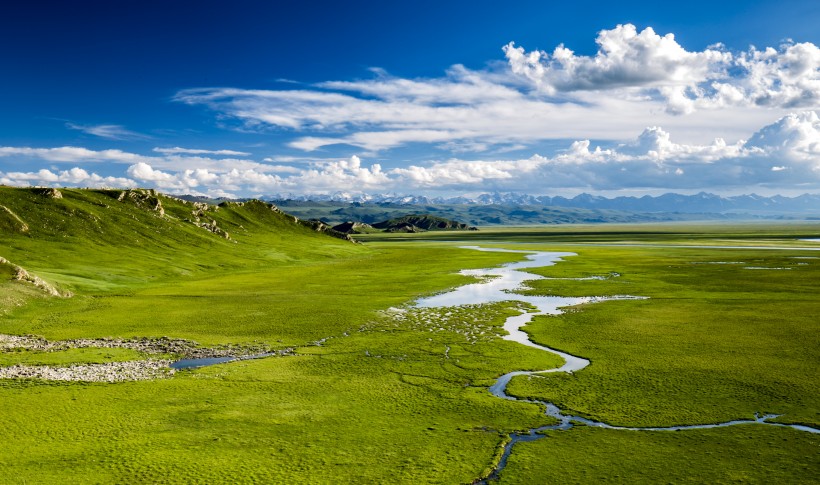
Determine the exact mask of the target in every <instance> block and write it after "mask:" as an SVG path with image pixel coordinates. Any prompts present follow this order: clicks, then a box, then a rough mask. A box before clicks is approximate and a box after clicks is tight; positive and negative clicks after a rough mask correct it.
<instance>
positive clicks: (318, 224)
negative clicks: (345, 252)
mask: <svg viewBox="0 0 820 485" xmlns="http://www.w3.org/2000/svg"><path fill="white" fill-rule="evenodd" d="M294 219H295V221H294V222H296V223H297V224H301V225H303V226H305V227H309V228H311V229H313V230H314V231H316V232H322V233H325V234H327V235H328V236H333V237H335V238H338V239H344V240H345V241H350V242H352V243H358V241H356V240H355V239H353V238H352V237H351V236H350V234H345V233H343V232H339V231H337V230H335V229H333V228H332V227H330V226H328V225H327V224H325V222H324V221H320V220H318V219H309V220H306V221H301V220H299V219H296V218H295V217H294Z"/></svg>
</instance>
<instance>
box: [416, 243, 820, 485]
mask: <svg viewBox="0 0 820 485" xmlns="http://www.w3.org/2000/svg"><path fill="white" fill-rule="evenodd" d="M463 247H464V248H465V249H474V250H478V251H495V252H510V253H522V254H526V260H524V261H521V262H518V263H510V264H506V265H504V266H501V267H499V268H487V269H477V270H464V271H462V272H461V274H464V275H468V276H475V277H477V278H480V279H481V281H480V282H477V283H470V284H467V285H464V286H461V287H458V288H456V289H454V290H452V291H449V292H446V293H442V294H439V295H435V296H431V297H428V298H422V299H420V300H418V301H417V302H416V306H418V307H423V308H438V307H450V306H458V305H468V304H482V303H495V302H500V301H520V302H524V303H527V304H529V305H530V306H532V307H534V308H535V310H534V311H530V312H524V313H521V314H520V315H514V316H511V317H509V318H508V319H507V320H506V322H505V323H504V330H506V331H507V332H508V333H509V335H507V336H505V337H503V338H504V339H505V340H512V341H514V342H518V343H520V344H522V345H526V346H528V347H533V348H536V349H539V350H543V351H545V352H550V353H552V354H555V355H558V356H560V357H561V358H563V359H564V361H565V363H564V365H562V366H561V367H558V368H555V369H546V370H541V371H514V372H509V373H507V374H504V375H502V376H501V377H499V378H498V379H497V380H496V382H495V384H493V385H492V386H490V388H489V391H490V393H491V394H492V395H493V396H496V397H499V398H502V399H509V400H513V401H521V402H528V403H536V404H541V405H543V406H544V407H545V412H546V414H547V415H548V416H551V417H553V418H555V419H557V420H558V421H559V422H558V424H554V425H550V426H542V427H539V428H533V429H530V430H528V431H527V432H524V433H513V434H511V435H510V442H509V443H508V444H507V445H506V446H505V447H504V453H503V454H502V457H501V459H500V461H499V463H498V466H497V467H496V468H495V470H493V472H492V474H490V475H489V477H487V478H486V479H484V480H481V481H478V482H477V483H487V482H488V481H492V480H495V479H497V478H498V476H499V474H500V473H501V471H502V470H503V469H504V467H505V466H506V465H507V459H508V458H509V456H510V453H512V451H513V448H514V447H515V444H516V443H519V442H522V441H534V440H537V439H540V438H543V437H545V435H544V434H543V433H542V432H543V431H547V430H557V429H569V428H572V427H573V426H574V425H575V424H583V425H586V426H593V427H597V428H606V429H619V430H631V431H681V430H691V429H708V428H722V427H726V426H736V425H746V424H765V425H770V426H780V427H789V428H793V429H796V430H800V431H806V432H809V433H820V430H818V429H815V428H811V427H808V426H800V425H793V424H782V423H774V422H771V421H770V420H771V419H774V418H776V417H777V416H778V415H776V414H766V415H755V419H746V420H734V421H727V422H724V423H715V424H700V425H689V426H670V427H647V428H633V427H622V426H612V425H609V424H607V423H603V422H600V421H593V420H590V419H586V418H582V417H580V416H574V415H571V414H567V413H564V412H563V411H562V410H561V409H559V408H558V407H557V406H555V405H554V404H552V403H550V402H546V401H531V400H525V399H518V398H516V397H513V396H509V395H507V393H506V392H505V391H506V389H507V384H509V382H510V380H511V379H512V378H513V377H515V376H521V375H535V374H544V373H550V372H568V373H572V372H575V371H579V370H581V369H583V368H585V367H586V366H588V365H589V364H590V362H589V360H587V359H584V358H582V357H578V356H574V355H571V354H567V353H565V352H561V351H559V350H556V349H553V348H550V347H546V346H543V345H539V344H536V343H535V342H533V341H531V340H530V338H529V335H527V334H526V333H525V332H524V331H522V330H521V327H523V326H525V325H526V324H528V323H529V322H530V321H532V318H533V317H534V316H537V315H557V314H560V313H561V310H560V308H561V307H567V306H572V305H578V304H582V303H595V302H602V301H608V300H618V299H621V300H622V299H643V298H644V297H639V296H611V297H594V296H591V297H581V298H566V297H557V296H530V295H520V294H517V293H514V292H515V291H516V290H520V289H522V288H524V282H525V281H532V280H539V279H544V277H543V276H540V275H535V274H532V273H526V272H524V271H522V270H524V269H528V268H539V267H544V266H551V265H554V264H555V263H556V262H557V261H559V260H560V259H561V258H562V257H564V256H573V255H574V254H573V253H559V252H545V251H514V250H509V249H494V248H481V247H478V246H463Z"/></svg>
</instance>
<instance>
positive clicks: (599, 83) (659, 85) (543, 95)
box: [175, 24, 820, 153]
mask: <svg viewBox="0 0 820 485" xmlns="http://www.w3.org/2000/svg"><path fill="white" fill-rule="evenodd" d="M596 42H597V44H598V52H597V54H595V55H592V56H583V55H577V54H575V53H574V52H573V51H572V50H570V49H569V48H568V47H565V46H563V45H560V46H558V47H556V48H555V49H554V50H553V51H552V53H546V52H543V51H530V52H528V51H526V50H525V49H524V48H523V47H517V46H515V45H514V44H513V43H510V44H508V45H507V46H505V47H504V48H503V51H504V54H505V56H506V60H507V63H506V64H501V63H496V64H493V65H492V67H490V68H487V69H484V70H470V69H467V68H466V67H464V66H460V65H456V66H453V67H451V68H450V69H449V70H447V71H446V73H445V74H444V75H443V76H441V77H437V78H419V79H405V78H398V77H393V76H390V75H388V74H387V73H385V72H384V71H381V70H379V69H374V70H373V71H374V72H375V77H374V78H372V79H367V80H357V81H326V82H322V83H318V84H316V85H313V86H300V87H299V88H298V89H285V90H260V89H238V88H202V89H189V90H183V91H180V92H179V93H177V95H176V96H175V100H177V101H179V102H183V103H187V104H191V105H206V106H208V107H209V108H211V109H212V110H214V111H215V112H217V113H218V114H219V116H220V117H222V119H234V120H237V121H238V122H239V123H241V129H243V130H247V129H250V130H261V131H265V130H278V131H280V132H282V131H284V132H285V133H289V134H291V139H290V141H289V142H288V145H289V146H290V147H292V148H296V149H299V150H303V151H305V152H313V151H316V150H323V149H324V150H329V149H328V147H330V146H331V145H338V144H346V145H351V146H355V147H359V148H362V149H364V150H366V151H368V152H378V151H383V150H388V149H391V148H395V147H401V146H406V145H409V144H427V145H430V144H432V145H434V146H436V147H439V148H444V149H453V151H454V152H456V151H457V152H462V153H463V152H465V151H466V152H473V153H479V152H482V151H489V150H494V149H496V148H498V147H502V146H520V145H525V146H531V145H533V144H535V143H538V142H541V141H544V140H562V139H578V138H590V139H607V140H617V139H625V138H627V137H629V136H632V134H634V133H635V132H637V131H640V130H642V129H643V128H644V127H645V126H647V125H656V126H664V127H665V128H666V129H668V130H672V131H673V132H675V133H676V134H677V136H678V137H679V138H680V139H681V140H683V141H686V142H689V143H704V142H707V141H708V140H710V139H712V138H714V137H715V136H716V135H717V136H721V137H723V138H724V139H730V138H740V137H743V136H748V134H749V133H751V132H752V131H753V130H754V129H755V128H756V127H758V126H760V125H761V124H762V123H764V122H765V121H766V120H770V119H771V118H772V117H777V116H782V115H784V114H786V113H788V111H789V110H790V109H793V108H794V107H795V106H799V107H808V108H814V107H820V49H818V48H817V46H815V45H814V44H810V43H802V44H794V43H792V44H784V45H782V46H780V47H778V48H766V49H763V50H757V49H755V48H750V49H749V50H748V51H745V52H732V51H729V50H728V49H727V48H726V47H724V46H722V45H720V44H717V45H714V46H711V47H709V48H706V49H703V50H700V51H692V50H687V49H686V48H685V47H684V46H682V45H681V44H679V43H678V42H677V40H676V39H675V37H674V35H673V34H665V35H659V34H658V33H656V32H655V31H654V30H653V29H652V28H646V29H644V30H642V31H639V30H638V29H637V28H636V27H635V26H634V25H631V24H625V25H618V26H617V27H615V28H614V29H611V30H603V31H601V32H600V33H599V34H598V37H597V39H596ZM682 114H686V115H687V116H680V115H682Z"/></svg>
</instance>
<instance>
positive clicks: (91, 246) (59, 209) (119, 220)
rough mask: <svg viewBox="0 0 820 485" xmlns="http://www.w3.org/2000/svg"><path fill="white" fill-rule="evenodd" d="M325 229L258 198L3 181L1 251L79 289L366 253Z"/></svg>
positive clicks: (0, 190) (45, 276) (52, 279)
mask: <svg viewBox="0 0 820 485" xmlns="http://www.w3.org/2000/svg"><path fill="white" fill-rule="evenodd" d="M317 229H323V228H317V227H313V226H309V225H305V224H304V223H302V221H298V220H297V219H296V218H295V217H293V216H290V215H287V214H285V213H283V212H281V211H280V210H279V209H278V208H277V207H276V206H274V205H272V204H267V203H265V202H261V201H257V200H252V201H248V202H244V203H238V202H225V203H222V204H220V205H218V206H215V205H209V204H204V203H192V202H188V201H184V200H181V199H177V198H174V197H169V196H166V195H163V194H161V193H158V192H155V191H153V190H125V191H123V190H80V189H60V190H57V189H39V188H25V189H23V188H9V187H0V257H3V258H5V259H6V260H8V261H9V263H10V264H12V265H17V266H20V267H22V268H25V269H26V270H27V271H28V272H30V273H33V274H36V275H37V276H38V277H40V278H42V279H43V280H46V281H48V282H50V283H52V284H55V285H57V286H59V287H62V288H64V289H65V290H72V291H73V290H81V291H93V290H94V289H102V288H103V287H105V288H110V287H111V286H112V285H113V286H117V285H133V284H139V283H140V282H148V281H157V280H161V279H163V278H169V277H177V276H180V275H189V274H194V273H200V272H208V271H212V270H218V269H227V268H243V267H249V268H252V267H258V266H260V265H271V264H282V263H286V262H289V261H291V262H293V261H304V260H313V259H317V258H318V259H322V258H329V257H333V256H334V255H337V254H349V253H351V252H356V251H360V250H361V249H360V248H357V247H356V246H355V245H354V244H351V242H349V241H345V240H341V239H337V238H334V237H329V236H328V235H327V234H325V233H324V232H322V230H317Z"/></svg>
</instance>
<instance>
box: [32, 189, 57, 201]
mask: <svg viewBox="0 0 820 485" xmlns="http://www.w3.org/2000/svg"><path fill="white" fill-rule="evenodd" d="M31 191H32V192H33V193H35V194H37V195H42V196H43V197H48V198H49V199H62V198H63V193H62V192H60V191H59V190H57V189H55V188H52V187H35V188H33V189H31Z"/></svg>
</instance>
